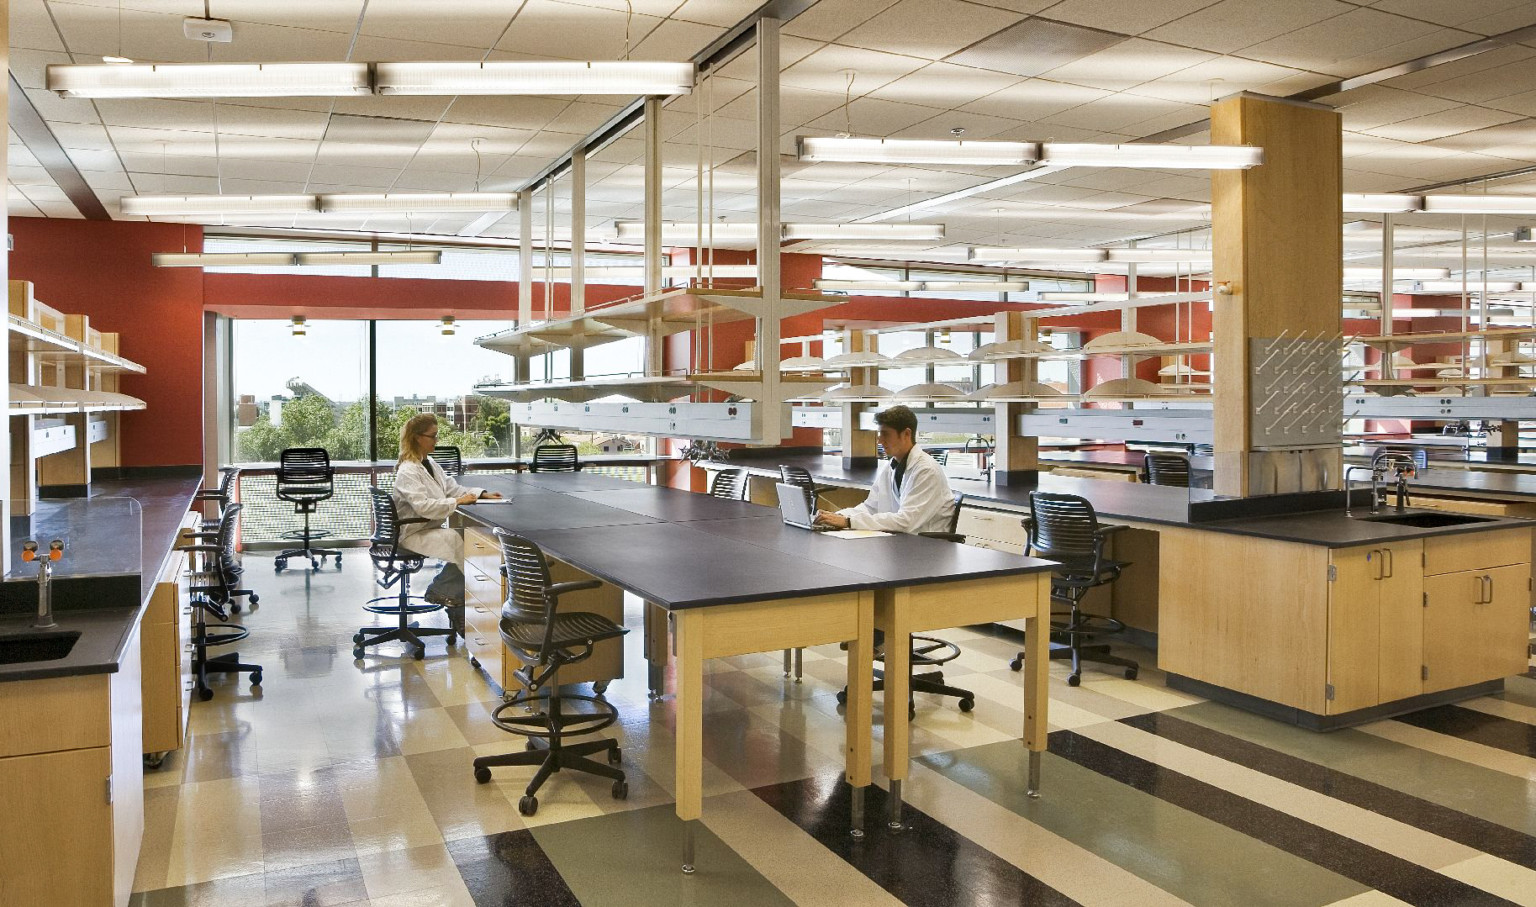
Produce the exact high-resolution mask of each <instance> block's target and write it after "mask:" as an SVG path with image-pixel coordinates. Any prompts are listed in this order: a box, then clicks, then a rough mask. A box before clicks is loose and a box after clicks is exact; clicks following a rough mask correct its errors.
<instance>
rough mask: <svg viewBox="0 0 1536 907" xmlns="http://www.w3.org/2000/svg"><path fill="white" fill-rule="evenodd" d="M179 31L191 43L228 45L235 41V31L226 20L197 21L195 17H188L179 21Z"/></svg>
mask: <svg viewBox="0 0 1536 907" xmlns="http://www.w3.org/2000/svg"><path fill="white" fill-rule="evenodd" d="M181 30H182V32H183V33H185V34H186V36H187V37H188V38H189V39H191V40H193V41H207V42H208V43H210V44H228V43H229V42H231V41H233V40H235V30H234V28H233V27H232V26H231V25H230V24H229V20H228V19H199V18H197V17H196V16H188V17H187V18H185V19H183V20H181Z"/></svg>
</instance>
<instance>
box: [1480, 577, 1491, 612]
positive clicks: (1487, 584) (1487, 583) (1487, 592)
mask: <svg viewBox="0 0 1536 907" xmlns="http://www.w3.org/2000/svg"><path fill="white" fill-rule="evenodd" d="M1483 587H1484V592H1483V600H1482V601H1481V602H1480V603H1479V604H1484V605H1491V604H1493V577H1491V576H1489V575H1487V574H1483Z"/></svg>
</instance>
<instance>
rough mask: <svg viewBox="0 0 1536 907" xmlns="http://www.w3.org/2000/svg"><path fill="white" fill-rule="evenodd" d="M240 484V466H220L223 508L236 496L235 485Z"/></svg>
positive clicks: (220, 492) (220, 504) (220, 494)
mask: <svg viewBox="0 0 1536 907" xmlns="http://www.w3.org/2000/svg"><path fill="white" fill-rule="evenodd" d="M239 484H240V467H238V466H220V467H219V507H220V508H221V509H222V508H224V507H226V506H228V505H229V502H230V501H231V500H233V499H234V497H235V487H236V486H237V485H239Z"/></svg>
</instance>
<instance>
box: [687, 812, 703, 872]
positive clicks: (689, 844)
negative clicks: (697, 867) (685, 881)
mask: <svg viewBox="0 0 1536 907" xmlns="http://www.w3.org/2000/svg"><path fill="white" fill-rule="evenodd" d="M698 824H699V820H697V819H693V820H690V821H687V822H684V823H683V875H690V876H691V875H693V830H694V828H696V827H697V826H698Z"/></svg>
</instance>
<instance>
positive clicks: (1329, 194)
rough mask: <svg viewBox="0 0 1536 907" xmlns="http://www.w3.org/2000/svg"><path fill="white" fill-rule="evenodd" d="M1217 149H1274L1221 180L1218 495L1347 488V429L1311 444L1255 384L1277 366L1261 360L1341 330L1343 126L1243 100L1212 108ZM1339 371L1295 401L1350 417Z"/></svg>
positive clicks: (1215, 187)
mask: <svg viewBox="0 0 1536 907" xmlns="http://www.w3.org/2000/svg"><path fill="white" fill-rule="evenodd" d="M1211 143H1212V144H1214V145H1257V146H1260V147H1262V148H1263V149H1264V163H1262V164H1261V165H1259V166H1257V167H1253V168H1250V169H1248V170H1219V171H1216V172H1214V173H1212V175H1211V207H1212V241H1213V253H1214V269H1213V274H1214V281H1215V284H1216V285H1217V287H1218V294H1217V295H1216V303H1215V313H1214V316H1213V321H1214V329H1215V355H1214V356H1213V357H1212V358H1213V360H1214V361H1213V372H1214V375H1213V379H1214V385H1215V391H1214V396H1215V400H1214V407H1215V428H1216V437H1215V441H1216V443H1215V450H1216V457H1215V471H1216V477H1215V488H1216V491H1217V492H1219V493H1221V494H1227V495H1235V496H1240V497H1248V496H1252V495H1256V494H1264V493H1270V492H1276V491H1307V490H1317V489H1332V488H1338V487H1339V486H1340V470H1341V467H1342V454H1341V450H1340V448H1339V435H1340V431H1341V426H1339V425H1338V424H1337V423H1335V424H1334V425H1332V426H1331V428H1330V427H1329V426H1327V425H1326V422H1327V419H1323V420H1321V421H1317V420H1314V424H1315V425H1316V428H1317V430H1316V431H1312V432H1310V433H1309V434H1308V435H1305V436H1303V435H1302V434H1301V433H1300V431H1299V428H1297V430H1295V431H1293V430H1292V429H1293V427H1296V426H1299V424H1300V422H1299V420H1298V421H1297V422H1295V423H1284V422H1281V423H1278V424H1277V410H1276V407H1277V406H1278V405H1280V402H1277V400H1275V399H1270V394H1271V391H1272V388H1273V384H1272V383H1271V381H1270V380H1269V379H1268V378H1266V377H1263V376H1256V375H1255V369H1256V368H1261V369H1262V368H1272V367H1273V366H1274V361H1270V362H1268V363H1266V362H1265V361H1264V359H1262V358H1259V357H1256V355H1255V353H1256V352H1259V353H1262V354H1263V357H1264V358H1267V356H1268V353H1269V352H1270V351H1272V350H1273V349H1274V348H1275V346H1277V345H1276V344H1274V343H1273V341H1275V340H1276V339H1277V338H1280V339H1281V343H1282V344H1283V343H1286V342H1288V341H1290V340H1292V339H1297V338H1311V339H1312V340H1314V341H1318V342H1319V343H1321V341H1322V339H1324V338H1332V337H1334V336H1335V335H1337V334H1338V333H1339V331H1340V330H1341V328H1342V311H1341V300H1342V296H1343V271H1342V268H1341V266H1340V262H1341V261H1342V256H1343V239H1342V233H1341V231H1342V227H1343V214H1342V208H1341V192H1342V182H1343V181H1342V170H1343V162H1342V156H1341V148H1342V143H1341V117H1340V115H1339V114H1338V112H1337V111H1335V110H1333V109H1332V108H1328V107H1323V106H1321V105H1315V104H1309V103H1305V102H1295V101H1282V100H1279V99H1275V98H1268V97H1263V96H1258V95H1250V94H1241V95H1237V96H1234V97H1231V98H1228V99H1226V100H1223V101H1219V102H1217V103H1216V104H1214V105H1213V106H1212V107H1211ZM1224 285H1225V287H1224ZM1223 288H1226V289H1230V294H1229V295H1224V294H1223V293H1222V292H1221V290H1222V289H1223ZM1281 355H1284V353H1283V352H1282V354H1281ZM1299 355H1302V356H1306V355H1308V353H1307V351H1305V350H1303V351H1301V352H1300V353H1299ZM1333 365H1334V367H1333V368H1332V369H1331V373H1330V374H1329V375H1321V376H1319V377H1318V380H1317V381H1316V382H1314V383H1312V384H1310V385H1308V386H1307V388H1306V389H1305V391H1304V392H1296V393H1294V394H1292V395H1291V399H1298V400H1301V401H1302V402H1305V403H1307V404H1308V406H1309V407H1310V408H1313V409H1315V408H1318V407H1331V408H1332V409H1330V411H1332V410H1333V409H1337V408H1338V407H1340V405H1341V403H1342V396H1341V394H1342V377H1341V374H1340V369H1338V367H1337V357H1334V360H1333ZM1285 399H1286V397H1285V396H1284V395H1282V396H1281V397H1280V398H1279V401H1284V400H1285ZM1314 415H1315V414H1314ZM1299 418H1300V419H1308V418H1313V417H1312V416H1308V415H1302V416H1301V417H1299ZM1277 438H1278V439H1280V440H1279V441H1277Z"/></svg>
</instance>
